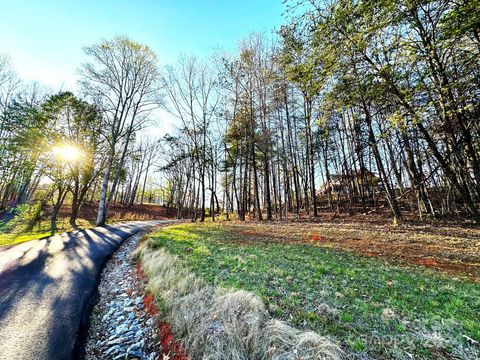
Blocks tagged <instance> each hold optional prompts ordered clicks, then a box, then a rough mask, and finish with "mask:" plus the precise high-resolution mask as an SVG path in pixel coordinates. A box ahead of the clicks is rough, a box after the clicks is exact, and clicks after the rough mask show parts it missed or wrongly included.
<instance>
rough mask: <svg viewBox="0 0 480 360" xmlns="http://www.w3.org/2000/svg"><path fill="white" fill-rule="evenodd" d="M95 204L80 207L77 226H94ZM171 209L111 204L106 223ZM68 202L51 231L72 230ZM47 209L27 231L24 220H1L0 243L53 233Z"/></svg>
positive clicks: (165, 215) (158, 216)
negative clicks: (55, 227)
mask: <svg viewBox="0 0 480 360" xmlns="http://www.w3.org/2000/svg"><path fill="white" fill-rule="evenodd" d="M97 210H98V204H96V203H88V204H84V205H83V206H82V207H81V208H80V212H79V216H78V219H77V226H78V228H80V229H87V228H90V227H93V226H95V220H96V216H97ZM174 214H175V213H174V212H172V211H167V210H166V209H165V208H164V207H162V206H160V205H153V204H142V205H140V204H137V205H135V206H132V207H130V206H124V205H119V204H118V205H117V204H112V206H111V207H110V213H109V220H108V222H109V223H117V222H121V221H139V220H163V219H169V218H173V217H174ZM69 215H70V205H68V204H65V205H63V206H62V208H61V209H60V212H59V214H58V221H57V230H56V231H55V232H54V233H62V232H65V231H71V230H73V228H72V226H71V225H70V224H69V221H68V220H69ZM49 217H50V209H49V208H47V209H45V211H44V215H43V216H42V218H41V219H40V221H39V222H38V223H37V224H35V226H34V227H33V229H31V230H26V224H25V223H24V222H23V221H16V219H15V218H13V219H12V220H10V221H9V222H6V223H2V222H0V246H3V245H12V244H18V243H21V242H24V241H29V240H34V239H39V238H43V237H47V236H51V235H53V233H52V231H51V230H50V218H49Z"/></svg>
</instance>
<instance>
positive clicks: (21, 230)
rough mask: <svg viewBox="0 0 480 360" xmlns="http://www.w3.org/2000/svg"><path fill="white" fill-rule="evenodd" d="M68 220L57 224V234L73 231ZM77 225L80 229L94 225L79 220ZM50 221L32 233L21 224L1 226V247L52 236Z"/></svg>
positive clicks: (43, 223)
mask: <svg viewBox="0 0 480 360" xmlns="http://www.w3.org/2000/svg"><path fill="white" fill-rule="evenodd" d="M68 220H69V219H68V218H61V219H59V220H58V222H57V231H56V232H55V233H57V234H58V233H63V232H65V231H71V230H73V228H72V227H71V225H70V224H69V222H68ZM77 225H78V227H79V228H88V227H92V226H93V223H91V222H89V221H87V220H85V219H78V220H77ZM50 235H52V232H51V231H50V221H48V220H43V221H41V222H40V223H39V224H37V225H35V227H34V228H33V229H32V230H31V231H26V230H25V224H22V223H19V224H14V225H13V226H5V225H3V226H0V246H4V245H14V244H19V243H21V242H24V241H30V240H35V239H40V238H42V237H46V236H50Z"/></svg>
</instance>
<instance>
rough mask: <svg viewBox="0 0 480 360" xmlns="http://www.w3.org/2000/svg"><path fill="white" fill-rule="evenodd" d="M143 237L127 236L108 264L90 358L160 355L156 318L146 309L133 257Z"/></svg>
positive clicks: (150, 358) (90, 342)
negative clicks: (157, 350) (156, 345)
mask: <svg viewBox="0 0 480 360" xmlns="http://www.w3.org/2000/svg"><path fill="white" fill-rule="evenodd" d="M141 237H142V234H137V235H135V236H132V237H131V238H129V239H127V240H126V241H125V242H124V243H123V244H122V245H121V246H120V248H119V249H118V250H117V251H116V252H115V254H114V255H113V256H112V258H111V259H110V261H109V262H108V263H107V265H106V266H105V269H104V271H103V273H102V276H101V281H100V284H99V288H98V290H99V295H100V296H99V299H98V302H97V304H96V305H95V308H94V310H93V313H92V317H91V325H90V330H89V334H88V339H87V343H86V348H85V359H87V360H107V359H141V360H157V359H159V357H158V355H157V353H156V352H155V351H154V349H155V344H154V339H155V337H156V329H155V320H154V319H153V318H152V317H151V316H150V315H149V314H148V313H146V312H145V311H144V310H143V308H144V306H143V298H142V296H141V294H142V293H143V287H142V284H141V280H140V279H138V278H137V275H136V271H135V269H134V264H133V261H132V258H131V257H132V255H133V253H134V251H135V248H136V247H137V245H138V242H139V240H140V239H141Z"/></svg>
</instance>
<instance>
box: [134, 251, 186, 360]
mask: <svg viewBox="0 0 480 360" xmlns="http://www.w3.org/2000/svg"><path fill="white" fill-rule="evenodd" d="M137 275H138V276H139V277H140V278H141V279H146V275H145V273H144V271H143V269H142V263H141V261H140V259H138V261H137ZM143 305H144V306H145V310H146V311H147V312H148V313H149V314H150V315H152V316H154V317H158V307H157V303H156V302H155V298H154V297H153V295H152V293H147V294H146V295H145V296H144V298H143ZM157 326H158V330H159V331H158V334H159V345H160V349H159V351H158V354H159V355H161V356H163V359H169V360H188V357H187V353H186V351H185V349H184V348H183V346H182V344H181V343H180V342H178V341H177V340H176V338H175V334H174V333H173V331H172V327H171V326H170V324H168V323H167V322H165V321H160V322H157Z"/></svg>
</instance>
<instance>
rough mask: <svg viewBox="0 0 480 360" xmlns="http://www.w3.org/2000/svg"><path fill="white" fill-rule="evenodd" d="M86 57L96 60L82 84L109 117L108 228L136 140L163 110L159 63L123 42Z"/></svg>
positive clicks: (101, 211) (104, 191) (102, 215)
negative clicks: (152, 115)
mask: <svg viewBox="0 0 480 360" xmlns="http://www.w3.org/2000/svg"><path fill="white" fill-rule="evenodd" d="M85 53H86V54H87V55H88V56H90V58H91V59H92V60H91V62H87V63H85V64H83V66H82V69H81V71H80V74H81V76H82V79H81V81H80V83H81V86H82V88H83V90H84V91H85V93H86V94H88V95H89V96H90V97H91V98H92V99H93V100H94V101H96V102H97V103H98V106H99V108H100V109H101V110H102V111H103V114H104V119H105V126H104V127H103V129H104V130H103V131H104V136H105V138H106V139H107V141H108V145H109V146H108V154H107V160H106V163H105V172H104V175H103V180H102V186H101V192H100V202H99V207H98V216H97V225H103V224H105V221H106V219H107V214H108V208H109V205H110V203H111V201H112V199H113V196H114V194H115V192H116V190H117V185H118V182H119V180H120V174H121V171H120V170H121V169H122V167H123V166H124V164H125V160H126V156H127V152H128V148H129V146H130V145H131V142H132V141H133V137H134V134H135V132H136V131H138V130H139V129H141V128H142V127H143V126H144V125H145V123H146V121H147V120H148V115H149V113H150V111H151V110H153V109H154V108H156V107H157V106H158V97H157V94H158V92H157V78H158V70H157V57H156V55H155V53H154V52H153V51H152V50H151V49H150V48H149V47H148V46H145V45H142V44H140V43H137V42H135V41H133V40H130V39H128V38H126V37H123V36H117V37H115V38H113V40H110V41H106V40H104V41H102V42H101V43H99V44H96V45H93V46H90V47H87V48H85ZM112 178H113V180H112ZM111 180H112V181H111ZM110 181H111V186H110V190H109V189H108V188H109V183H110Z"/></svg>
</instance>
